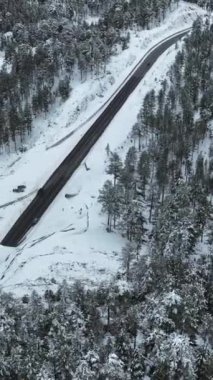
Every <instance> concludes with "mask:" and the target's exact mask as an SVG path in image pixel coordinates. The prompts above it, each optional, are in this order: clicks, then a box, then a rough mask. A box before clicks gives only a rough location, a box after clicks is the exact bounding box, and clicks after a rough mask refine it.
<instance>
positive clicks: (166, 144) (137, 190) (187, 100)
mask: <svg viewBox="0 0 213 380" xmlns="http://www.w3.org/2000/svg"><path fill="white" fill-rule="evenodd" d="M6 3H7V2H6ZM12 3H13V2H12V1H11V2H8V3H7V4H8V9H7V11H8V12H9V13H11V14H12V10H15V9H16V8H15V3H14V6H13V7H12V10H10V6H9V4H12ZM22 3H23V4H25V5H26V4H27V3H28V2H25V1H24V0H23V1H22ZM31 3H32V4H34V6H33V7H30V8H27V7H26V14H24V13H23V14H19V8H17V14H16V19H17V18H18V17H19V18H20V20H19V23H21V22H22V18H23V17H25V20H26V19H27V20H28V22H29V23H28V24H26V25H28V26H27V28H24V30H22V31H21V29H19V33H20V34H19V33H18V32H17V36H19V37H16V38H20V40H19V42H14V40H13V39H12V40H11V41H10V42H8V41H6V40H4V38H3V35H2V40H1V41H2V42H1V43H2V44H5V45H4V46H5V47H6V52H7V53H6V54H8V64H10V65H12V69H11V72H10V73H7V70H6V68H5V69H4V70H3V72H2V73H1V76H2V77H1V80H2V81H3V82H1V83H5V90H4V91H3V92H1V95H0V96H1V97H2V102H3V104H4V107H3V111H4V112H3V113H4V115H3V116H2V117H4V118H6V119H7V118H8V115H9V114H8V113H7V112H8V111H11V109H10V105H13V106H14V107H15V108H16V110H19V111H20V112H23V109H22V106H23V105H24V106H25V107H30V109H31V107H32V105H33V104H35V103H34V102H35V97H36V96H38V91H40V90H42V91H44V88H45V86H47V89H48V91H50V93H51V94H52V85H53V84H54V81H55V79H54V78H55V77H56V76H58V75H59V74H58V73H59V71H60V70H61V71H64V72H65V73H66V75H71V74H70V71H69V70H71V68H72V65H73V64H74V63H72V64H71V65H70V62H74V61H75V62H78V64H79V62H80V61H79V60H78V59H79V56H81V55H79V54H80V53H79V51H78V52H77V50H76V49H80V46H81V47H82V46H84V42H85V39H87V37H86V36H87V34H84V32H83V34H84V37H82V40H81V43H82V45H81V43H80V44H79V43H78V44H77V45H76V46H78V48H77V47H75V49H74V51H73V52H72V54H73V60H71V61H70V60H68V61H66V59H67V56H66V55H64V54H61V57H63V58H61V59H63V62H61V63H60V64H59V62H58V61H57V60H56V59H54V64H56V66H57V65H58V66H57V67H56V68H53V70H50V67H51V60H50V55H49V53H48V52H49V50H48V49H46V48H45V49H43V47H44V44H45V43H46V42H44V40H43V39H42V38H44V37H43V31H41V36H40V38H41V39H40V40H39V37H35V36H34V32H35V30H34V32H33V25H34V23H36V22H40V23H41V22H43V21H44V19H45V17H46V16H44V15H46V12H45V9H46V8H45V7H46V6H47V3H48V1H46V2H45V1H40V2H31ZM68 3H69V2H62V1H61V2H60V5H61V4H63V7H62V6H61V7H59V9H58V8H57V6H56V7H55V8H54V9H53V11H51V12H53V15H52V16H51V17H53V18H54V21H55V24H54V23H53V24H52V25H53V26H54V25H56V29H54V30H57V32H55V33H56V36H55V37H54V38H56V41H57V43H56V42H55V43H54V45H52V43H51V42H50V52H51V54H53V56H57V57H60V55H59V53H58V50H57V51H55V52H53V50H52V48H53V46H54V48H55V49H58V48H59V46H60V48H61V49H62V50H61V51H63V49H64V45H63V44H66V42H64V41H65V38H64V37H63V42H62V41H61V42H60V43H59V41H60V35H61V33H63V31H61V32H59V31H58V29H57V28H58V27H59V25H58V24H57V15H58V12H61V13H62V14H63V17H65V16H66V17H67V18H68V16H67V13H63V12H67V4H68ZM82 3H83V2H82ZM148 3H149V5H150V4H154V3H155V4H156V3H158V2H153V3H152V2H151V3H150V2H148ZM159 3H161V2H159ZM162 3H164V4H166V5H165V7H167V6H169V4H168V3H167V2H165V1H164V2H162ZM2 4H3V2H1V9H2V12H5V11H6V8H4V6H3V5H2ZM4 4H5V2H4ZM16 4H17V3H16ZM73 4H74V3H73ZM122 4H123V3H122ZM125 4H126V5H125V6H126V7H127V9H126V11H125V12H124V11H122V12H121V14H122V17H121V19H122V21H121V20H120V21H119V22H120V23H121V24H122V23H123V22H124V19H125V20H128V17H127V15H128V14H129V12H130V11H131V9H134V12H135V13H134V14H135V15H136V14H137V15H138V14H139V15H140V12H142V11H143V12H144V11H145V8H144V7H143V8H140V5H139V4H140V2H139V1H130V2H129V3H125ZM48 5H49V3H48ZM80 5H81V3H80V2H78V7H80V8H79V9H78V10H76V9H75V8H73V9H72V11H71V10H70V9H69V17H70V18H71V19H72V18H73V17H77V16H76V15H78V14H80V12H83V9H84V7H82V8H81V6H80ZM76 6H77V5H76ZM99 6H100V8H101V12H103V19H102V21H100V24H99V27H98V28H97V27H96V26H93V27H88V26H87V25H86V23H84V28H85V29H81V31H82V30H83V31H85V30H86V29H88V31H90V32H88V33H94V35H96V37H97V35H98V33H105V34H106V35H107V37H106V38H109V41H111V42H109V43H108V44H107V46H108V48H109V50H110V49H112V47H113V44H114V42H115V40H114V39H113V38H112V35H114V38H115V39H116V38H118V40H119V39H120V37H119V33H120V32H119V31H120V30H121V29H122V28H123V24H122V25H121V29H120V27H119V28H118V27H117V28H114V24H113V23H115V20H114V21H113V17H109V19H108V21H107V16H106V15H108V14H109V13H110V11H111V9H113V7H115V4H114V2H107V5H106V2H103V3H102V2H91V3H89V2H88V4H87V7H88V9H90V12H92V13H93V14H96V13H97V12H98V9H99ZM105 6H106V8H107V9H104V8H105ZM123 6H124V5H123ZM131 7H133V8H131ZM134 7H135V8H134ZM38 8H39V10H40V11H39V16H38ZM48 9H49V12H50V9H52V8H51V7H49V8H48ZM159 9H161V11H160V13H161V12H163V11H162V9H163V8H161V5H159ZM42 10H43V12H44V13H42ZM136 10H137V12H136ZM32 11H33V12H32ZM55 12H56V13H55ZM78 12H79V13H78ZM61 13H60V15H61ZM42 14H43V16H42ZM157 14H159V12H157V13H156V15H155V16H156V17H157ZM113 15H114V16H115V15H116V12H114V13H113ZM124 15H126V18H124V17H123V16H124ZM117 16H118V15H117ZM42 17H44V19H43V21H41V19H42ZM60 17H61V16H60ZM66 17H65V18H66ZM137 17H138V16H137ZM137 17H136V16H135V18H136V19H137ZM38 18H39V21H38ZM118 19H119V18H117V19H116V23H118ZM129 19H131V21H129V22H130V23H131V22H133V21H132V18H131V17H130V18H129ZM12 20H13V17H12V16H11V19H10V20H8V21H7V22H6V21H5V24H3V26H2V28H3V32H4V33H7V31H9V30H11V28H13V34H14V33H15V30H17V29H18V27H17V25H16V27H15V25H13V24H12ZM139 20H141V17H139ZM106 22H108V23H111V25H110V26H109V24H108V27H107V28H105V27H104V25H105V23H106ZM125 22H127V21H125ZM134 22H136V21H135V20H134ZM137 22H138V21H137ZM101 23H103V24H101ZM44 24H45V28H44V29H45V31H46V35H45V36H46V37H47V36H48V38H50V40H51V39H52V38H53V35H52V34H51V33H53V32H52V31H51V33H50V32H48V30H49V29H48V28H49V27H48V23H47V24H46V21H45V23H44ZM12 25H13V26H12ZM101 25H102V26H103V30H102V29H101ZM119 25H120V24H119ZM53 26H52V27H53ZM128 26H129V25H128ZM142 26H143V25H142ZM31 28H32V29H31ZM54 28H55V26H54ZM76 28H78V25H77V24H75V23H73V27H72V30H71V31H70V33H75V30H76ZM93 28H94V29H93ZM96 28H97V29H96ZM39 30H42V29H39ZM98 30H99V32H98ZM101 30H102V31H101ZM91 31H92V32H91ZM100 31H101V32H100ZM109 31H111V33H112V34H111V37H109V36H108V33H109ZM48 33H49V34H48ZM113 33H114V34H113ZM79 36H80V35H79V34H78V38H79ZM96 37H95V38H96ZM13 38H14V37H13ZM34 38H35V40H34V41H36V44H38V40H39V41H40V44H39V46H38V47H37V48H36V52H35V54H34V55H33V54H32V52H31V55H30V57H31V58H30V59H31V62H32V66H29V74H30V75H28V78H29V77H30V78H31V80H30V81H29V82H26V76H25V74H23V71H22V64H23V65H25V64H26V62H28V58H29V57H28V56H27V61H26V62H25V61H24V57H26V56H25V55H24V54H23V52H22V54H20V56H19V59H18V56H17V57H16V54H17V52H18V51H19V48H20V47H21V46H23V49H25V48H26V46H28V47H29V51H30V49H32V48H33V46H34V43H33V39H34ZM73 38H74V37H73ZM76 38H77V37H76ZM90 38H91V34H90ZM97 38H98V37H97ZM24 39H25V42H24ZM74 39H75V38H74ZM45 41H46V40H45ZM95 41H97V40H96V39H95ZM14 43H15V44H17V45H16V47H14V45H13V44H14ZM122 43H124V41H123V42H122ZM30 46H31V47H30ZM42 46H43V47H42ZM85 46H86V47H88V42H87V43H86V44H85ZM40 49H41V50H40ZM42 49H43V50H42ZM37 50H38V51H39V52H40V53H39V54H41V56H42V57H43V58H44V60H43V58H42V59H41V57H40V58H39V56H37V54H38V53H37ZM65 50H66V49H65ZM65 50H64V51H65ZM91 51H93V50H91ZM110 51H111V50H110ZM69 53H71V51H67V54H69ZM109 54H111V52H110V53H109ZM82 57H84V59H86V58H87V59H88V60H90V59H92V55H89V56H88V55H87V54H85V55H84V54H82ZM58 59H59V58H58ZM102 59H103V57H102V58H100V66H101V65H102V62H104V59H103V60H102ZM24 62H25V63H24ZM36 62H37V63H36ZM57 62H58V63H57ZM67 62H69V64H68V67H69V69H68V67H66V65H65V63H67ZM96 62H97V60H96ZM47 63H48V65H50V66H46V65H47ZM14 65H15V66H14ZM17 65H18V66H17ZM35 65H37V66H35ZM17 67H18V68H19V69H18V71H17ZM27 67H28V63H27ZM65 67H66V69H65ZM86 67H87V70H88V65H86ZM67 69H68V70H67ZM96 69H97V67H96ZM71 71H72V70H71ZM82 75H86V69H85V67H84V66H82ZM11 76H12V77H11ZM49 76H50V77H49ZM11 78H13V80H11ZM44 78H45V83H46V84H45V86H44ZM48 78H49V79H48ZM14 80H16V82H14ZM49 81H50V83H52V85H50V83H49ZM9 83H10V86H9ZM14 83H18V84H19V85H18V86H16V87H13V86H14ZM30 83H31V84H32V83H34V87H33V90H32V88H31V87H30V86H31V84H30ZM14 88H16V91H17V93H16V94H15V92H14ZM12 89H13V90H12ZM29 89H30V90H29ZM29 91H30V93H31V95H32V104H29V103H28V104H27V103H26V98H27V99H29V96H26V94H27V93H28V95H29ZM20 94H21V95H20ZM11 96H14V98H11ZM41 98H42V97H39V99H41ZM11 99H13V101H12V100H11ZM45 99H47V97H46V96H45ZM212 99H213V28H212V25H210V24H209V22H208V19H206V21H205V22H203V21H202V20H201V19H197V21H196V22H195V23H194V25H193V30H192V33H191V35H190V36H188V37H186V38H185V42H184V44H183V47H182V49H181V50H180V51H179V52H178V53H177V56H176V60H175V63H174V64H173V65H172V67H171V69H170V71H169V73H168V79H167V80H166V81H163V82H162V84H161V89H160V91H159V92H158V93H155V92H154V91H151V92H149V93H148V94H147V95H146V96H145V99H144V101H143V104H142V107H141V110H140V113H139V114H138V119H137V123H136V124H135V125H134V127H133V129H132V133H131V136H129V142H130V145H131V146H130V148H129V150H128V152H127V154H126V158H125V160H124V161H122V160H121V158H120V157H119V154H118V153H117V152H111V151H110V146H107V148H106V152H107V155H108V163H107V167H106V171H107V173H108V175H109V179H108V180H107V181H106V183H105V184H104V186H103V188H102V189H100V194H99V202H100V204H101V206H102V211H103V213H105V215H106V224H107V230H108V231H109V233H111V232H112V231H115V230H116V231H117V232H118V233H121V234H122V235H123V236H125V237H126V240H127V244H126V246H125V247H124V248H123V250H122V268H121V270H120V272H119V273H117V275H116V277H115V278H114V279H113V280H112V283H111V284H101V285H100V286H98V287H97V288H95V289H86V288H84V287H83V285H82V284H81V283H80V282H76V283H75V284H74V285H72V286H70V285H68V284H66V282H64V283H63V284H62V285H61V286H60V287H59V288H58V290H57V291H55V292H54V291H52V290H47V291H46V292H45V294H44V295H43V296H39V295H38V294H37V293H36V292H33V293H32V294H31V295H26V296H24V297H22V299H15V298H13V296H12V295H10V294H6V293H1V295H0V305H1V307H0V313H1V316H0V325H1V328H0V341H1V344H0V379H4V380H22V379H25V380H39V379H40V380H41V379H42V380H148V379H153V380H170V379H171V380H195V379H198V380H200V379H202V380H212V374H213V256H212V243H213V233H212V226H213V210H212V193H213V182H212V178H213V140H212V136H213V103H212ZM15 100H17V103H16V102H15ZM16 106H17V107H16ZM42 107H43V106H42ZM42 107H41V109H42ZM1 109H2V108H1ZM41 109H40V108H38V109H37V111H38V110H41ZM44 110H45V108H44ZM19 111H18V112H19ZM18 112H17V115H19V116H17V117H20V114H19V113H18ZM30 112H31V111H30ZM4 120H5V119H4ZM3 125H4V128H3V130H4V129H5V128H6V127H5V125H7V126H8V124H5V123H3ZM14 125H16V127H17V123H14ZM8 131H11V132H10V133H12V132H13V133H15V132H16V131H14V130H13V128H11V126H10V127H8ZM8 133H9V132H8ZM23 133H24V132H23ZM4 141H8V140H4Z"/></svg>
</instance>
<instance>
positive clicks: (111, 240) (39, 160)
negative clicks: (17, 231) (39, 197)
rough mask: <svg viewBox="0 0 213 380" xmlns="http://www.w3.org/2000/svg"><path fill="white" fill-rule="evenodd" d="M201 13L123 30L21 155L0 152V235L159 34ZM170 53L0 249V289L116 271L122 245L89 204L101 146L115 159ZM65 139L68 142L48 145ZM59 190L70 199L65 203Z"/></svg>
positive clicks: (177, 13)
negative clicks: (116, 46)
mask: <svg viewBox="0 0 213 380" xmlns="http://www.w3.org/2000/svg"><path fill="white" fill-rule="evenodd" d="M204 13H205V12H204V11H203V10H201V9H200V8H199V7H197V6H194V5H189V4H187V3H185V2H184V3H180V5H179V7H178V8H177V9H175V10H173V12H171V13H170V14H168V15H167V18H166V20H165V21H164V22H163V24H162V25H161V26H159V27H156V28H153V29H152V30H147V31H141V32H136V31H131V40H130V46H129V48H128V49H127V50H125V51H122V52H118V53H119V54H117V55H115V56H113V57H112V59H111V61H110V63H109V64H108V65H107V70H106V74H105V75H100V76H99V77H93V78H90V79H88V80H87V81H85V82H84V83H80V81H79V78H78V77H77V76H76V79H75V81H74V82H73V83H72V87H73V91H72V94H71V96H70V98H69V99H68V100H67V102H66V103H65V104H63V105H61V106H58V107H55V109H53V110H52V113H51V114H50V115H48V117H47V118H46V119H42V118H40V119H37V120H36V121H35V128H34V131H35V132H34V136H33V141H34V143H33V144H32V145H31V147H30V149H28V151H27V152H25V153H23V154H21V153H19V154H16V153H14V154H12V155H10V156H8V155H6V154H4V155H2V157H1V164H0V181H1V182H0V184H1V198H0V199H1V201H0V231H1V236H0V238H2V237H3V236H4V234H5V233H6V232H7V230H8V229H9V228H10V226H11V225H12V223H13V222H14V221H15V220H16V218H17V217H18V215H19V214H20V213H21V212H22V211H23V210H24V208H25V207H26V205H27V204H28V203H29V202H30V200H31V199H32V198H33V196H34V194H35V192H36V191H37V189H38V188H39V187H41V186H42V185H43V183H44V182H45V180H46V179H47V178H48V176H49V175H50V173H51V172H52V171H53V170H54V169H55V167H56V166H57V165H58V164H59V163H60V162H61V161H62V159H63V158H64V157H65V156H66V154H67V153H68V152H69V151H70V149H71V148H72V147H73V146H74V145H75V144H76V142H77V141H78V140H79V139H80V137H81V136H82V134H83V133H85V131H86V129H87V128H88V127H89V126H90V125H91V122H92V120H93V119H94V118H95V116H92V115H93V114H94V113H95V112H97V110H98V109H99V108H100V107H101V105H102V104H103V103H104V102H105V101H106V100H107V98H109V97H110V96H111V94H112V93H113V92H114V91H115V90H116V88H117V87H118V86H119V84H120V83H121V82H122V81H123V79H124V78H125V77H126V76H127V75H128V73H129V71H130V70H131V69H132V67H133V66H134V65H135V64H136V63H137V62H138V61H139V59H140V58H141V57H142V56H143V55H144V54H145V52H146V51H147V50H148V49H149V48H150V47H151V46H153V45H154V44H155V43H156V42H158V41H160V40H162V39H163V38H165V37H166V36H168V35H170V34H172V33H174V32H176V31H179V30H182V29H184V28H186V27H188V26H191V24H192V22H193V20H194V19H196V17H197V15H198V14H201V15H204ZM176 53H177V50H175V47H172V48H170V49H169V50H168V51H167V52H166V53H164V54H163V55H162V56H161V57H160V58H159V60H158V61H157V62H156V64H155V65H154V66H153V67H152V68H151V69H150V71H149V73H148V74H147V75H146V77H145V79H144V80H143V81H142V82H141V83H140V85H139V86H138V88H137V89H136V90H135V92H134V93H133V94H132V95H131V96H130V98H129V99H128V101H127V102H126V104H125V106H124V107H123V108H122V109H121V110H120V112H119V113H118V114H117V116H116V117H115V118H114V120H113V121H112V123H111V125H110V126H109V127H108V129H107V131H106V132H105V133H104V135H103V136H102V137H101V139H100V140H99V142H98V143H97V144H96V145H95V147H94V148H93V150H92V151H91V152H90V154H89V155H88V157H87V159H86V163H87V166H88V167H89V168H90V170H89V171H87V170H86V169H85V166H84V164H82V165H81V167H80V168H79V169H78V170H77V171H76V173H75V174H74V176H73V177H72V179H71V180H70V181H69V182H68V184H67V185H66V186H65V188H64V189H63V191H61V193H60V194H59V195H58V197H57V198H56V199H55V201H54V203H53V204H52V205H51V207H50V208H49V210H48V211H47V213H46V214H45V215H44V217H43V218H42V219H41V220H40V222H39V223H38V224H37V225H36V226H35V227H34V228H33V230H31V231H30V232H29V234H28V236H27V238H26V240H25V241H24V242H23V243H22V245H20V246H19V247H18V248H17V249H14V248H6V247H1V248H0V285H1V286H2V288H3V289H5V290H13V291H17V292H19V293H24V292H26V291H27V289H28V288H31V287H32V286H36V287H39V286H40V289H42V290H43V289H44V288H45V286H46V285H45V284H49V283H54V282H59V281H61V280H62V279H64V278H66V279H67V280H68V281H69V280H73V279H76V278H80V279H82V280H85V282H86V281H88V280H89V282H90V283H97V282H98V281H100V280H107V279H110V277H111V275H112V274H113V273H115V272H116V271H117V269H118V268H119V265H120V261H119V255H120V251H121V247H122V245H123V244H124V240H123V239H122V238H121V237H120V236H119V235H117V234H114V233H111V234H108V233H107V232H106V230H105V217H104V216H103V215H101V214H100V205H99V204H98V203H97V196H98V190H99V189H100V187H101V186H102V184H103V182H104V181H105V179H106V174H105V161H106V152H105V147H106V145H107V144H108V143H109V145H110V148H111V150H114V149H118V151H119V152H120V153H121V155H122V154H123V152H124V151H125V149H126V146H127V144H128V143H127V140H126V137H127V135H128V133H129V132H130V130H131V128H132V125H133V124H134V122H135V121H136V117H137V113H138V111H139V109H140V106H141V104H142V101H143V97H144V95H145V94H146V92H147V91H148V90H150V88H156V89H157V88H159V87H160V82H161V81H162V79H164V78H165V77H166V75H167V72H168V68H169V66H170V65H171V63H172V62H173V61H174V58H175V55H176ZM88 119H89V120H88ZM87 120H88V121H87ZM82 123H83V125H82ZM79 126H80V128H79ZM72 131H73V134H71V132H72ZM70 134H71V136H70V137H69V138H67V139H65V140H64V141H63V142H62V143H59V144H58V145H57V146H55V147H52V148H51V146H52V145H54V144H55V143H57V142H58V141H60V140H61V139H62V138H63V137H66V136H67V135H70ZM122 147H123V148H122ZM20 184H24V185H26V192H25V193H26V195H27V196H26V198H24V199H23V196H25V193H24V194H21V196H17V194H16V193H14V192H13V191H12V189H13V188H15V187H17V186H18V185H20ZM66 193H69V194H72V195H73V196H72V197H71V198H69V199H67V198H65V194H66ZM20 198H21V199H20ZM7 204H8V205H7Z"/></svg>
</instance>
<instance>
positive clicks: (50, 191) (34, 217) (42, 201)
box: [1, 31, 188, 247]
mask: <svg viewBox="0 0 213 380" xmlns="http://www.w3.org/2000/svg"><path fill="white" fill-rule="evenodd" d="M187 32H188V31H183V32H182V33H181V34H178V35H173V36H171V38H169V39H167V40H166V41H163V42H162V43H161V44H160V45H158V46H157V47H156V48H155V49H154V50H152V51H151V52H150V53H149V54H148V55H147V57H146V58H145V60H144V61H143V62H142V63H141V65H140V66H139V67H138V68H137V69H136V71H135V72H134V73H133V74H132V76H131V77H130V78H129V79H128V80H127V82H126V83H125V84H124V85H123V87H122V88H121V89H120V90H119V92H118V93H117V94H116V95H115V97H114V98H113V99H112V100H111V102H110V103H109V105H108V106H107V107H106V108H105V110H104V111H103V112H102V114H101V115H100V116H99V117H98V118H97V119H96V121H95V122H94V123H93V124H92V125H91V127H90V128H89V129H88V131H87V132H86V133H85V135H84V136H83V137H82V138H81V140H80V141H79V142H78V144H77V145H76V146H75V147H74V148H73V150H72V151H71V152H70V153H69V154H68V155H67V157H66V158H65V159H64V160H63V161H62V163H61V164H60V165H59V166H58V167H57V169H56V170H55V171H54V172H53V173H52V175H51V176H50V178H49V179H48V180H47V182H46V183H45V184H44V186H43V187H42V188H41V189H40V190H39V191H38V193H37V195H36V197H35V198H34V199H33V200H32V202H31V203H30V204H29V206H28V207H27V208H26V210H25V211H24V212H23V213H22V214H21V216H20V217H19V218H18V219H17V221H16V222H15V224H14V225H13V226H12V227H11V229H10V230H9V232H8V233H7V234H6V236H5V237H4V238H3V240H2V242H1V244H2V245H5V246H11V247H16V246H18V245H19V243H20V242H21V241H22V240H23V238H24V237H25V235H26V233H27V231H28V230H29V229H30V228H31V227H33V226H34V225H35V224H36V223H37V222H38V221H39V219H40V218H41V216H42V215H43V214H44V212H45V211H46V210H47V208H48V207H49V205H50V204H51V202H52V201H53V200H54V199H55V197H56V196H57V194H58V193H59V192H60V190H61V189H62V188H63V186H64V185H65V184H66V182H67V181H68V180H69V179H70V177H71V176H72V174H73V173H74V171H75V170H76V169H77V168H78V166H79V165H80V163H81V162H82V160H83V159H84V158H85V157H86V155H87V154H88V152H89V151H90V149H91V148H92V146H93V145H94V144H95V143H96V141H97V140H98V139H99V137H100V136H101V135H102V133H103V132H104V131H105V129H106V128H107V126H108V125H109V123H110V122H111V121H112V119H113V118H114V116H115V115H116V113H117V112H118V111H119V110H120V108H121V107H122V106H123V104H124V103H125V101H126V100H127V98H128V97H129V95H130V94H131V93H132V92H133V91H134V90H135V88H136V87H137V85H138V84H139V82H140V81H141V79H142V78H143V77H144V76H145V74H146V73H147V71H148V70H149V69H150V67H151V66H152V65H153V63H154V62H155V61H156V60H157V59H158V57H159V56H160V55H161V54H162V53H163V52H164V51H165V50H167V49H168V48H169V47H170V46H171V45H173V44H175V43H176V42H177V41H178V40H179V39H180V38H182V37H183V36H184V35H185V34H186V33H187Z"/></svg>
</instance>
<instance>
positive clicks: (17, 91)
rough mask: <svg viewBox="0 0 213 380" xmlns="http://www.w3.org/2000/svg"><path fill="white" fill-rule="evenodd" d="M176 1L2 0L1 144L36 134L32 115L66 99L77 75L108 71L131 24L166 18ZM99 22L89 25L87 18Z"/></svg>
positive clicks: (9, 144) (7, 145)
mask: <svg viewBox="0 0 213 380" xmlns="http://www.w3.org/2000/svg"><path fill="white" fill-rule="evenodd" d="M174 1H175V2H176V0H174ZM172 3H173V1H172V0H157V1H156V0H152V1H146V2H141V1H135V0H131V1H129V2H126V1H121V0H120V1H116V0H111V1H107V2H106V1H103V0H95V1H91V0H90V1H89V0H88V1H86V2H85V1H83V0H81V1H79V0H78V1H76V0H72V1H67V0H60V1H50V0H35V1H30V0H16V1H15V0H7V1H4V0H1V1H0V20H1V22H0V50H1V51H3V52H4V53H5V60H4V62H5V63H4V65H3V67H2V68H1V70H0V88H1V92H0V148H4V149H6V150H7V151H10V150H11V149H13V147H14V146H15V149H16V148H17V147H18V146H20V144H22V143H23V142H24V141H25V140H26V139H27V136H29V135H30V134H31V129H32V120H33V118H34V117H35V116H36V115H38V114H40V113H43V114H46V113H47V112H48V110H49V107H50V105H51V104H52V103H53V102H55V101H56V100H61V99H62V100H66V99H67V97H68V96H69V94H70V91H71V83H72V78H73V77H74V75H75V73H76V72H77V71H78V72H80V73H81V78H82V80H84V79H86V77H87V76H88V75H92V74H97V73H100V72H104V71H105V68H106V63H107V61H108V60H109V57H110V56H111V55H112V54H114V52H115V50H116V46H120V47H121V48H122V49H125V48H126V47H127V45H128V41H129V33H128V29H129V28H132V27H136V26H137V27H139V28H147V27H149V25H151V24H152V23H153V22H156V21H160V20H162V18H163V17H164V16H165V12H166V10H167V9H169V8H170V7H171V5H172ZM89 16H97V17H98V18H99V21H97V23H95V24H93V23H92V24H91V25H90V24H89V23H88V22H87V18H88V17H89Z"/></svg>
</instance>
